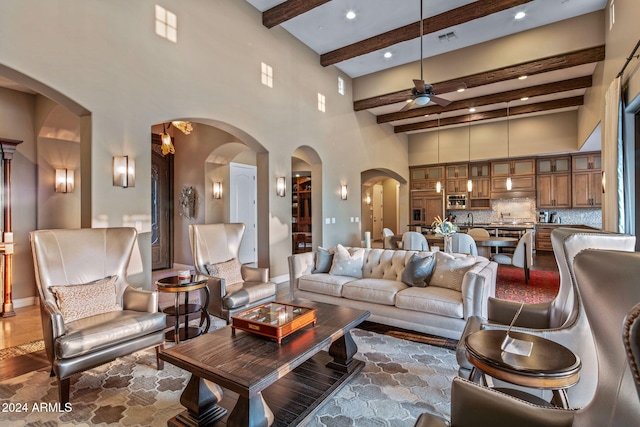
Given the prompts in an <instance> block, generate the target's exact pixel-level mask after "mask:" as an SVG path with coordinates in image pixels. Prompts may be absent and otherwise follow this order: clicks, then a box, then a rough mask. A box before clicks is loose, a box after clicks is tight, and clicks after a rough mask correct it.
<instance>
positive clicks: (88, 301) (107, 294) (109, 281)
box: [49, 276, 122, 323]
mask: <svg viewBox="0 0 640 427" xmlns="http://www.w3.org/2000/svg"><path fill="white" fill-rule="evenodd" d="M117 280H118V276H111V277H106V278H104V279H100V280H96V281H95V282H91V283H86V284H82V285H68V286H51V287H50V288H49V289H51V292H53V293H54V294H55V295H56V302H57V303H58V308H59V309H60V312H61V313H62V318H63V319H64V323H69V322H73V321H74V320H79V319H84V318H85V317H90V316H95V315H96V314H102V313H110V312H112V311H121V310H122V307H121V306H120V305H119V304H118V302H117V301H116V281H117Z"/></svg>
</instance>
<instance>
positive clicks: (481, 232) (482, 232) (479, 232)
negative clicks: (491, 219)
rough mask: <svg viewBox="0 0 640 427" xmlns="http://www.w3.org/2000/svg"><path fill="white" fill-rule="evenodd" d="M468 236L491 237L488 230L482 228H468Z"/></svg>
mask: <svg viewBox="0 0 640 427" xmlns="http://www.w3.org/2000/svg"><path fill="white" fill-rule="evenodd" d="M467 234H468V235H469V236H477V237H491V235H490V234H489V232H488V231H487V230H486V229H484V228H470V229H469V230H468V231H467Z"/></svg>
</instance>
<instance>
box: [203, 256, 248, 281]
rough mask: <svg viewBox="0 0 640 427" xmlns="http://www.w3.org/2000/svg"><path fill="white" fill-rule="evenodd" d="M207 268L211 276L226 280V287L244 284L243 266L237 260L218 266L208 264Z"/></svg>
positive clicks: (220, 263) (218, 264) (221, 263)
mask: <svg viewBox="0 0 640 427" xmlns="http://www.w3.org/2000/svg"><path fill="white" fill-rule="evenodd" d="M205 268H206V269H207V272H208V273H209V275H210V276H213V277H219V278H220V279H224V284H225V286H229V285H233V284H236V283H242V282H244V279H243V278H242V271H241V266H240V263H239V262H238V260H237V259H236V258H233V259H230V260H229V261H225V262H219V263H217V264H207V265H205Z"/></svg>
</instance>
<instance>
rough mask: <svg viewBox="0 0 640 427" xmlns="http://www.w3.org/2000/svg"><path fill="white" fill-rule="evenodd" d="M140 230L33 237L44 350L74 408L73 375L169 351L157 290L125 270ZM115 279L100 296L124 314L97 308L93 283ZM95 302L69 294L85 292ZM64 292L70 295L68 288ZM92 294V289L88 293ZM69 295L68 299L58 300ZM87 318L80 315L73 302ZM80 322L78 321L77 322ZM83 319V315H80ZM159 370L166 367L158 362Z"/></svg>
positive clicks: (61, 391)
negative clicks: (137, 284)
mask: <svg viewBox="0 0 640 427" xmlns="http://www.w3.org/2000/svg"><path fill="white" fill-rule="evenodd" d="M136 237H137V233H136V230H135V229H134V228H87V229H80V230H39V231H33V232H31V233H30V240H31V249H32V254H33V263H34V268H35V278H36V284H37V288H38V292H39V294H40V308H41V318H42V330H43V335H44V344H45V352H46V355H47V358H48V359H49V361H50V362H51V370H52V371H51V374H52V376H53V375H55V376H56V377H57V380H58V392H59V397H60V402H61V403H63V404H64V403H67V402H69V386H70V377H71V376H72V375H73V374H76V373H79V372H82V371H86V370H87V369H91V368H94V367H96V366H99V365H102V364H103V363H106V362H110V361H112V360H114V359H115V358H118V357H121V356H124V355H126V354H129V353H132V352H134V351H137V350H141V349H144V348H147V347H152V346H155V347H156V356H157V352H158V351H159V350H161V349H162V347H163V345H164V332H163V330H164V328H165V324H166V320H165V315H164V314H163V313H158V296H157V294H156V292H152V291H145V290H138V289H136V288H134V287H132V286H131V285H129V283H128V282H127V267H128V265H129V258H130V257H131V252H132V250H133V247H134V243H135V241H136ZM108 277H111V278H114V277H115V279H112V280H115V284H114V283H113V282H111V283H110V284H109V286H114V285H115V286H114V287H113V288H108V287H107V288H106V290H104V291H100V292H101V293H102V294H103V295H105V296H106V297H108V298H111V296H110V295H108V293H109V292H111V294H112V295H113V291H114V288H115V296H114V297H113V298H111V300H112V301H113V302H115V303H116V304H118V305H119V307H118V308H122V309H121V310H114V311H104V310H99V309H98V306H97V304H95V301H96V300H97V295H96V291H95V288H94V287H92V286H93V285H92V283H94V284H95V282H96V281H99V280H101V279H105V278H108ZM83 284H88V285H87V286H85V287H84V288H85V289H87V291H88V292H89V295H90V297H89V298H84V297H82V296H81V295H80V296H79V295H76V296H75V298H72V297H71V296H69V292H72V293H73V292H78V290H80V289H82V287H81V286H80V287H75V288H73V286H74V285H83ZM62 287H64V289H63V288H62ZM88 288H90V289H88ZM62 295H67V296H68V297H69V299H68V300H64V299H60V298H62ZM74 299H75V306H76V308H80V309H81V310H82V311H83V313H82V315H81V316H78V315H77V311H76V312H74V311H73V309H72V303H74ZM72 315H74V316H75V318H77V319H76V320H73V319H74V317H72ZM82 316H84V317H82ZM157 362H158V369H162V367H163V364H162V361H160V360H159V359H157Z"/></svg>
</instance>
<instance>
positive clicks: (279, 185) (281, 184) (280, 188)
mask: <svg viewBox="0 0 640 427" xmlns="http://www.w3.org/2000/svg"><path fill="white" fill-rule="evenodd" d="M276 194H277V195H278V196H280V197H284V196H285V195H286V194H287V181H286V179H285V177H284V176H279V177H277V178H276Z"/></svg>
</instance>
